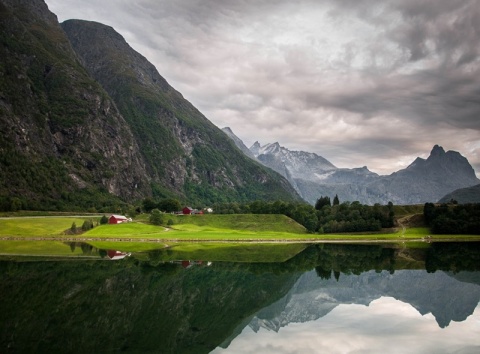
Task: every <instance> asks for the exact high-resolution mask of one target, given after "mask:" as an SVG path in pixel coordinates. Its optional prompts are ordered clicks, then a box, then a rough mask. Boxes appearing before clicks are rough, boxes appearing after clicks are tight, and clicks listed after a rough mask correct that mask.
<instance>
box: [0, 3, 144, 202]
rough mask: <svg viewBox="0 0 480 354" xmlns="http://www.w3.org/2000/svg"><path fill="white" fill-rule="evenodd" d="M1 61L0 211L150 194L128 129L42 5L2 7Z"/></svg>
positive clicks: (25, 4)
mask: <svg viewBox="0 0 480 354" xmlns="http://www.w3.org/2000/svg"><path fill="white" fill-rule="evenodd" d="M0 57H1V58H2V59H1V63H0V131H1V135H0V208H1V209H4V210H5V209H8V208H11V207H12V205H14V208H22V207H23V208H50V209H51V208H53V209H54V208H58V209H62V208H63V206H64V205H68V206H69V207H70V208H72V206H75V205H78V204H81V203H83V204H84V205H85V204H86V205H89V204H90V203H91V202H92V201H93V200H96V201H99V200H100V199H103V201H101V202H100V203H98V204H102V203H105V202H107V200H108V199H112V198H110V195H109V194H108V193H111V195H116V196H121V197H122V198H123V199H125V200H132V199H135V198H139V197H140V196H142V195H145V194H146V193H148V191H149V187H148V178H147V176H146V173H145V169H144V167H143V164H142V161H141V156H140V154H139V148H138V145H137V144H136V142H135V140H134V138H133V135H132V133H131V131H130V129H129V128H128V126H127V124H126V122H125V120H124V119H123V117H122V116H121V114H120V113H119V112H118V110H117V109H116V107H115V104H114V103H113V102H112V101H111V99H110V98H109V97H108V94H107V93H106V92H105V91H104V90H103V89H102V88H101V86H100V85H99V84H98V83H97V82H95V81H94V80H93V79H92V78H91V77H90V76H89V75H88V73H87V72H86V71H85V69H84V68H83V67H82V66H81V65H80V63H79V62H78V60H77V59H76V55H75V53H74V52H73V50H72V48H71V46H70V43H69V41H68V39H67V37H66V36H65V34H64V32H63V31H62V29H61V28H60V26H59V24H58V21H57V18H56V16H55V15H53V14H52V13H51V12H50V11H49V10H48V8H47V6H46V5H45V3H43V2H42V1H39V0H34V1H27V0H15V1H14V0H1V1H0ZM82 201H83V202H82ZM112 202H113V203H116V202H115V201H114V200H113V201H111V202H110V204H111V203H112ZM107 203H108V202H107ZM98 204H97V205H98Z"/></svg>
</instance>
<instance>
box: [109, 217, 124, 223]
mask: <svg viewBox="0 0 480 354" xmlns="http://www.w3.org/2000/svg"><path fill="white" fill-rule="evenodd" d="M127 221H128V219H127V217H126V216H123V215H112V216H110V217H109V218H108V223H109V224H121V223H122V222H127Z"/></svg>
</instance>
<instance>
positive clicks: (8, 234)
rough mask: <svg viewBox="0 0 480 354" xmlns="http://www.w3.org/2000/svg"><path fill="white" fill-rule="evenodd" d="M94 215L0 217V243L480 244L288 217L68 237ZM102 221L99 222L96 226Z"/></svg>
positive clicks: (175, 222) (182, 220) (190, 220)
mask: <svg viewBox="0 0 480 354" xmlns="http://www.w3.org/2000/svg"><path fill="white" fill-rule="evenodd" d="M85 220H92V217H91V216H86V217H80V216H71V217H59V216H51V217H15V218H0V239H3V240H21V239H22V238H25V239H29V240H31V239H34V238H37V239H42V238H46V239H58V240H62V239H63V240H70V241H71V240H79V241H82V240H83V241H89V242H90V241H96V240H98V241H99V242H100V241H121V242H142V241H150V242H152V241H156V242H158V243H164V244H172V243H175V242H182V241H183V242H202V241H209V242H215V241H218V242H251V241H262V242H282V241H291V242H311V241H326V242H328V241H345V242H347V241H405V240H422V239H432V240H433V239H435V240H437V239H439V240H442V239H448V238H453V237H454V238H455V239H460V238H461V239H473V238H475V239H477V240H478V239H479V237H478V236H468V235H462V236H460V237H459V236H458V235H435V236H433V237H430V236H429V230H428V229H427V228H425V227H406V228H402V227H399V228H398V229H395V230H388V232H385V233H381V232H380V233H372V234H368V233H361V234H312V233H308V232H307V231H306V230H305V228H304V227H303V226H301V225H300V224H298V223H296V222H295V221H293V220H292V219H290V218H288V217H286V216H284V215H258V214H233V215H216V214H207V215H186V216H183V215H182V216H179V215H165V223H167V221H170V224H171V225H169V226H168V227H166V226H155V225H150V224H148V223H147V221H146V220H148V217H147V216H145V215H143V216H140V217H138V218H137V219H136V220H137V221H134V222H131V223H123V224H118V225H109V224H107V225H99V226H96V227H94V228H93V229H91V230H89V231H87V232H84V233H81V234H77V235H68V234H66V231H68V230H69V229H70V227H71V225H72V223H74V222H75V223H76V225H77V228H81V225H82V224H83V222H84V221H85ZM97 220H99V217H98V216H97V217H96V218H93V221H94V223H95V224H96V221H97Z"/></svg>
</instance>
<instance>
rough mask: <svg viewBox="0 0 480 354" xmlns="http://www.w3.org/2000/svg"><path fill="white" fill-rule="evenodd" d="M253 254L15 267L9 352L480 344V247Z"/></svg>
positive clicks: (3, 306) (1, 309) (11, 263)
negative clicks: (394, 342)
mask: <svg viewBox="0 0 480 354" xmlns="http://www.w3.org/2000/svg"><path fill="white" fill-rule="evenodd" d="M66 247H71V246H70V245H66ZM248 247H250V248H248ZM248 247H247V249H241V248H231V249H230V254H229V253H228V252H227V250H226V249H218V248H217V249H215V250H211V249H208V247H207V248H201V249H199V248H198V247H197V248H196V250H195V251H194V252H192V253H191V254H189V253H188V252H187V251H186V250H183V251H180V250H177V251H175V252H174V251H173V250H172V249H165V248H162V249H157V250H150V251H133V250H132V251H131V252H128V253H131V254H130V256H128V257H123V258H122V259H121V260H119V261H116V262H104V261H101V260H104V259H107V258H108V253H109V252H108V251H107V250H105V249H102V248H96V247H92V246H89V247H87V246H83V245H78V244H76V245H75V248H74V250H72V252H74V251H75V252H78V249H81V250H82V252H83V253H84V254H85V255H86V254H88V255H91V256H96V257H97V259H98V260H99V261H97V262H94V261H91V260H89V261H84V260H83V261H82V260H81V259H78V260H77V261H76V259H69V260H58V259H53V260H49V261H46V260H43V259H42V260H37V261H32V260H31V258H28V262H25V261H23V260H22V259H21V258H15V259H13V260H12V259H10V260H4V261H1V262H0V274H1V277H0V313H2V321H1V329H0V352H2V353H3V352H6V353H9V352H12V353H23V352H120V351H122V352H162V353H184V352H186V353H209V352H211V351H219V352H229V353H230V352H231V353H244V352H248V350H251V352H254V351H255V352H268V348H275V352H288V353H295V352H300V350H297V349H300V348H304V349H305V350H303V351H302V352H329V353H332V352H335V351H337V352H348V351H350V350H352V351H353V350H354V349H359V350H360V351H362V350H364V351H366V352H374V350H373V349H374V348H379V351H380V349H382V350H384V351H385V348H384V345H386V343H388V340H387V337H388V336H387V334H389V333H390V335H391V336H390V341H392V340H396V339H399V340H402V341H403V340H408V341H414V342H415V343H417V342H420V343H423V342H425V343H429V342H432V341H436V340H437V339H436V338H437V336H438V335H439V333H443V334H446V333H447V334H449V333H453V334H452V335H455V336H457V332H451V331H457V330H458V328H459V326H463V327H462V330H461V331H460V330H458V331H460V332H462V333H460V334H458V338H461V339H460V342H458V341H457V339H456V338H457V337H452V338H450V335H447V336H444V337H445V338H443V337H442V338H440V339H438V340H439V341H440V343H444V342H445V341H446V342H448V343H450V345H455V348H456V349H459V348H460V349H468V348H469V347H472V346H477V347H478V346H479V345H480V342H479V341H480V339H478V338H480V336H478V334H479V333H480V331H479V328H478V326H479V323H480V318H479V316H478V303H479V301H480V272H479V267H480V262H479V258H478V257H479V256H480V246H479V244H476V243H468V244H433V245H431V246H430V247H428V248H426V249H425V248H423V249H415V248H410V249H405V248H394V247H386V246H383V245H382V246H380V245H374V246H363V245H362V246H359V245H327V244H326V245H312V246H307V245H303V246H302V247H301V248H298V247H297V248H296V249H295V250H294V249H289V248H285V249H283V251H284V252H285V254H288V257H285V254H284V258H287V260H286V261H283V262H271V260H272V259H278V258H282V257H280V255H273V254H269V255H266V254H265V255H263V256H261V255H262V251H261V250H263V252H266V251H268V252H269V253H274V252H277V250H278V249H275V248H274V247H273V246H272V247H273V248H270V247H266V248H263V249H262V248H259V249H253V248H251V247H253V246H248ZM72 248H73V247H72ZM279 249H281V248H279ZM301 250H303V251H301ZM123 252H125V251H123ZM235 252H238V253H237V254H235ZM115 253H116V252H115ZM239 254H241V258H242V260H243V262H225V261H223V262H222V261H220V260H221V259H238V257H239ZM189 255H190V256H191V257H190V256H189ZM252 255H255V257H252ZM178 256H181V257H182V258H177V257H178ZM102 257H103V258H102ZM249 257H250V261H249V262H247V261H246V260H247V259H249ZM85 259H87V258H85ZM195 259H198V260H201V262H200V261H194V260H195ZM182 260H189V261H184V262H182ZM424 328H427V329H428V330H425V329H424ZM312 333H313V334H312ZM342 336H343V337H342ZM288 338H290V340H289V341H287V339H288ZM295 338H296V340H301V342H302V343H298V342H295V340H294V339H295ZM320 339H321V340H322V342H319V341H320ZM333 339H336V341H337V342H335V341H333ZM347 339H348V340H347ZM246 343H248V345H247V344H246ZM295 343H296V344H295ZM361 343H363V344H361ZM448 343H446V344H445V345H444V346H443V348H453V347H449V346H448V345H447V344H448ZM458 343H461V346H458V345H457V344H458ZM293 344H295V345H296V347H295V348H296V349H295V348H294V347H291V345H293ZM349 345H350V346H351V347H348V346H349ZM402 345H403V346H404V348H405V346H406V345H407V344H406V343H403V344H402ZM308 346H318V347H317V349H318V348H327V347H329V348H330V349H329V350H308ZM322 346H324V347H322ZM325 346H326V347H325ZM222 348H225V349H222ZM365 348H367V349H368V350H367V349H365ZM409 348H410V349H412V350H408V352H415V351H418V352H422V351H421V350H420V349H419V348H420V347H409ZM425 348H426V349H427V351H429V350H430V349H431V348H433V347H425ZM417 349H418V350H417ZM468 350H469V349H468ZM386 351H387V352H392V350H386ZM402 352H405V350H404V351H402ZM423 352H425V351H423ZM467 352H468V351H467Z"/></svg>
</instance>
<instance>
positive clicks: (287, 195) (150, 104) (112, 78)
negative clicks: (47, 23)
mask: <svg viewBox="0 0 480 354" xmlns="http://www.w3.org/2000/svg"><path fill="white" fill-rule="evenodd" d="M62 27H63V29H64V30H65V32H66V33H67V35H68V37H69V39H70V42H71V43H72V45H73V48H74V50H75V51H76V53H77V55H78V56H79V57H80V58H81V61H82V63H83V64H84V66H85V67H86V68H87V70H88V71H89V72H90V74H91V75H92V76H93V77H94V78H95V79H96V80H97V81H98V82H99V83H100V84H101V85H102V86H103V87H104V88H105V90H106V91H107V92H108V93H109V94H110V96H111V97H112V98H113V99H114V101H115V103H116V105H117V107H118V108H119V110H120V112H121V113H122V114H123V116H124V117H125V119H126V120H127V122H128V124H129V126H130V127H131V129H132V131H133V134H134V136H135V137H136V139H137V141H138V144H139V146H140V149H141V152H142V155H143V158H144V161H145V164H146V168H147V171H148V173H149V175H150V176H151V178H152V180H153V189H154V194H156V195H158V196H162V197H164V196H169V195H171V194H172V191H173V193H174V194H175V195H185V197H187V198H188V199H189V200H190V201H204V202H215V201H222V200H223V201H227V200H229V201H242V200H243V201H244V200H252V199H295V198H298V196H297V195H296V193H295V191H294V190H293V189H292V188H291V186H290V185H289V184H288V182H287V181H286V180H284V179H283V178H281V177H280V176H278V175H277V174H276V173H274V172H273V171H270V170H268V169H265V168H264V167H263V166H262V165H261V164H259V163H256V162H254V161H252V160H251V159H248V158H246V157H245V155H243V154H242V153H240V152H239V151H238V149H237V148H236V147H235V146H234V144H233V143H232V141H231V140H230V139H228V137H226V136H225V134H224V133H223V132H222V131H221V130H220V129H218V128H217V127H216V126H214V125H213V124H212V123H211V122H210V121H209V120H208V119H207V118H205V117H204V116H203V115H202V114H201V113H200V112H199V111H198V110H197V109H196V108H195V107H193V106H192V105H191V104H190V103H189V102H188V101H187V100H185V99H184V98H183V97H182V95H181V94H180V93H178V92H177V91H175V90H174V89H173V88H172V87H171V86H170V85H169V84H168V83H167V82H166V81H165V79H164V78H163V77H161V76H160V74H159V73H158V72H157V70H156V69H155V67H154V66H153V65H152V64H151V63H149V62H148V61H147V60H146V59H145V58H144V57H143V56H141V55H140V54H139V53H137V52H135V51H134V50H133V49H132V48H131V47H130V46H129V45H128V44H127V43H126V42H125V40H124V39H123V37H122V36H121V35H119V34H118V33H117V32H115V31H114V30H113V29H112V28H111V27H108V26H105V25H102V24H99V23H95V22H87V21H79V20H69V21H66V22H64V23H63V24H62Z"/></svg>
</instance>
